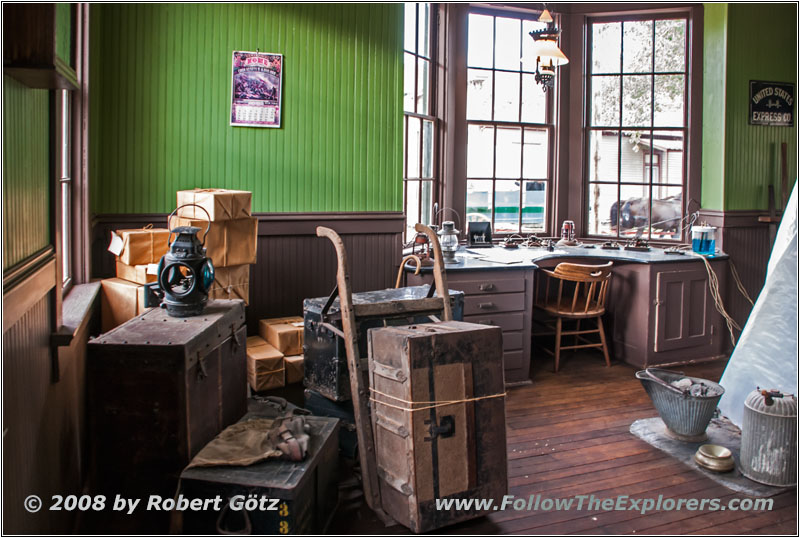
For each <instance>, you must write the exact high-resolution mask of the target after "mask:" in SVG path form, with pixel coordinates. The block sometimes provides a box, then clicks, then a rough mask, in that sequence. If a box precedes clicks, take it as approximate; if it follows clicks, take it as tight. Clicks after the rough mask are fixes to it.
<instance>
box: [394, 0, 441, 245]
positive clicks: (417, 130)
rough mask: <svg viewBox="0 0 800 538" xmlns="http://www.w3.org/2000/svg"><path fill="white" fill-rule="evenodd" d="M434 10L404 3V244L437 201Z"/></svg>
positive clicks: (430, 219)
mask: <svg viewBox="0 0 800 538" xmlns="http://www.w3.org/2000/svg"><path fill="white" fill-rule="evenodd" d="M434 17H435V5H434V4H427V3H409V4H405V39H404V46H403V48H404V53H403V58H404V83H403V112H404V113H403V150H404V151H403V155H404V159H403V210H404V213H405V216H406V230H405V237H406V240H409V239H411V238H412V237H414V235H415V233H416V232H415V231H414V224H416V223H418V222H421V223H424V224H430V223H432V222H433V217H434V215H433V204H434V202H435V201H436V199H437V193H438V188H439V185H438V177H437V167H436V152H435V148H436V146H437V143H436V136H437V134H436V133H437V129H438V124H437V119H436V116H435V114H434V107H435V92H434V84H433V79H434V68H433V62H432V58H433V57H434V55H433V49H434V43H435V39H434V33H435V28H436V26H435V25H434V24H433V19H434Z"/></svg>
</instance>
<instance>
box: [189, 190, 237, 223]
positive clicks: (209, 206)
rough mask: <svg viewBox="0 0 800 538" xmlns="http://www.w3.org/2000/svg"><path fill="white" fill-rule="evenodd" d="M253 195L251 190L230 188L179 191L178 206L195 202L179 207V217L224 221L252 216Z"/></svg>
mask: <svg viewBox="0 0 800 538" xmlns="http://www.w3.org/2000/svg"><path fill="white" fill-rule="evenodd" d="M252 197H253V195H252V194H251V193H250V192H249V191H235V190H229V189H194V190H190V191H178V206H177V207H180V206H182V205H184V204H195V205H198V206H200V207H202V208H203V209H205V210H206V211H208V215H206V211H203V209H200V208H199V207H194V206H188V207H181V208H180V209H178V216H179V217H186V218H190V219H200V220H211V221H215V222H217V221H222V220H236V219H241V218H245V217H249V216H250V203H251V199H252Z"/></svg>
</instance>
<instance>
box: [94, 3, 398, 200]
mask: <svg viewBox="0 0 800 538" xmlns="http://www.w3.org/2000/svg"><path fill="white" fill-rule="evenodd" d="M91 16H92V21H91V24H92V32H91V45H90V46H91V49H90V54H91V56H90V57H91V66H90V73H91V81H90V83H91V88H92V100H91V116H90V117H91V124H90V140H91V159H92V161H91V164H90V173H91V198H92V210H93V211H94V212H96V213H149V212H168V211H170V210H172V209H173V208H174V205H175V191H177V190H180V189H190V188H193V187H223V188H235V189H246V190H250V191H252V192H253V210H254V211H262V212H314V211H401V210H402V206H403V204H402V153H403V142H402V91H403V90H402V76H403V66H402V54H401V51H402V32H403V7H402V5H399V4H97V5H93V6H92V11H91ZM257 48H258V49H260V50H261V51H262V52H274V53H282V54H284V78H283V84H284V94H283V125H282V127H281V128H280V129H264V128H249V127H231V126H230V125H229V114H230V93H231V54H232V52H233V51H234V50H256V49H257Z"/></svg>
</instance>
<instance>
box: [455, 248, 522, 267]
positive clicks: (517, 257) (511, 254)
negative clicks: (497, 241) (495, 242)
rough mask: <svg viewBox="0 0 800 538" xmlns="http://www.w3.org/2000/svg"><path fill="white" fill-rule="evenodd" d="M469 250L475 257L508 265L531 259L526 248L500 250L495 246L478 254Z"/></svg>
mask: <svg viewBox="0 0 800 538" xmlns="http://www.w3.org/2000/svg"><path fill="white" fill-rule="evenodd" d="M467 252H469V253H471V254H472V255H473V257H475V258H479V259H481V260H483V261H487V262H495V263H503V264H506V265H509V264H512V263H522V262H524V261H527V260H529V259H530V253H528V252H527V251H526V250H500V249H496V248H494V249H492V251H491V252H487V253H483V252H481V253H480V254H478V253H477V252H471V251H470V250H467Z"/></svg>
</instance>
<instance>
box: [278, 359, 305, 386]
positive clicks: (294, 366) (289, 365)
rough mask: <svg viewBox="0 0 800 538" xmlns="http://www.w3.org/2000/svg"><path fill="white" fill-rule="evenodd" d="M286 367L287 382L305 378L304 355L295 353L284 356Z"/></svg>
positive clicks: (296, 381)
mask: <svg viewBox="0 0 800 538" xmlns="http://www.w3.org/2000/svg"><path fill="white" fill-rule="evenodd" d="M283 362H284V366H285V367H286V384H287V385H291V384H292V383H299V382H300V381H302V380H303V356H302V355H293V356H291V357H284V358H283Z"/></svg>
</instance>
